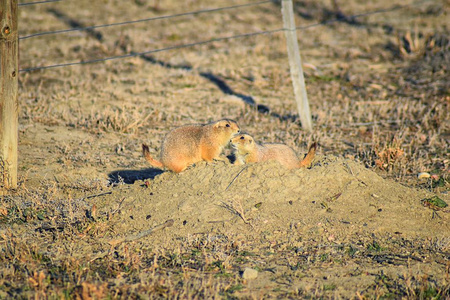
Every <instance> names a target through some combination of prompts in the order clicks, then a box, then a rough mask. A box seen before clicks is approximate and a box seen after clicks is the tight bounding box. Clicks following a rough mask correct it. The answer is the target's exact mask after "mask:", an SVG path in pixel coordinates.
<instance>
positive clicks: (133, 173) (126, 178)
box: [108, 168, 164, 185]
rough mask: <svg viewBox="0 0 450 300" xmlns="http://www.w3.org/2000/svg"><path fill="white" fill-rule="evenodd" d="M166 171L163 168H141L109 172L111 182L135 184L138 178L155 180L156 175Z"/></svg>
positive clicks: (114, 183)
mask: <svg viewBox="0 0 450 300" xmlns="http://www.w3.org/2000/svg"><path fill="white" fill-rule="evenodd" d="M162 173H164V171H163V170H161V169H154V168H149V169H141V170H116V171H112V172H111V173H109V174H108V178H109V183H110V184H112V185H116V184H120V183H126V184H134V183H135V182H136V181H138V180H146V179H151V180H153V179H154V178H155V177H156V176H158V175H160V174H162Z"/></svg>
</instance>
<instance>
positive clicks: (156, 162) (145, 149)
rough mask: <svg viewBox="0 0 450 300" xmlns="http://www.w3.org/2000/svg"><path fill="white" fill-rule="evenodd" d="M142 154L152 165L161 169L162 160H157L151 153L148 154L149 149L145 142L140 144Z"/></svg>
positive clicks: (162, 166)
mask: <svg viewBox="0 0 450 300" xmlns="http://www.w3.org/2000/svg"><path fill="white" fill-rule="evenodd" d="M142 154H143V155H144V157H145V159H146V160H147V161H148V162H149V163H150V164H151V165H152V166H153V167H156V168H160V169H163V168H164V165H163V163H162V162H160V161H159V160H156V159H154V158H153V157H152V156H151V155H150V150H149V148H148V146H147V145H146V144H142Z"/></svg>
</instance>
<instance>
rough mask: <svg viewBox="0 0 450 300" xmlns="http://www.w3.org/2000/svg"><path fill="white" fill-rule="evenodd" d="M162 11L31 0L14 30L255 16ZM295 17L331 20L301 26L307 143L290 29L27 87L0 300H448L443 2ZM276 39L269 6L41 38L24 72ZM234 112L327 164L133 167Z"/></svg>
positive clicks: (32, 45) (168, 5) (84, 70)
mask: <svg viewBox="0 0 450 300" xmlns="http://www.w3.org/2000/svg"><path fill="white" fill-rule="evenodd" d="M97 2H98V3H97ZM155 3H156V2H153V1H141V0H139V1H138V0H135V1H112V0H111V1H95V3H94V4H93V3H92V1H61V2H58V3H49V4H42V5H33V6H29V7H28V6H27V7H25V6H22V7H20V9H19V26H20V36H21V37H24V36H28V35H31V34H34V33H39V32H43V31H54V30H61V29H67V28H73V27H77V26H78V27H80V26H81V27H85V26H91V25H100V24H111V23H118V22H124V21H130V20H138V19H144V18H150V17H157V16H166V15H174V14H180V13H184V12H191V11H198V10H203V9H208V8H217V7H227V6H231V5H237V4H243V3H244V2H238V1H161V3H160V4H159V7H158V8H157V9H156V8H155ZM294 3H295V10H296V16H297V20H296V21H297V25H299V26H306V25H309V24H319V23H321V22H328V23H326V24H322V25H317V26H313V27H311V28H309V29H304V30H299V31H298V36H299V42H300V47H301V53H302V59H303V63H304V71H305V78H306V85H307V89H308V96H309V101H310V103H311V111H312V115H313V121H314V127H315V128H314V130H313V132H312V133H307V132H305V131H303V130H302V127H301V124H300V121H299V120H298V118H297V117H296V115H297V111H296V105H295V101H294V96H293V94H292V93H293V91H292V85H291V81H290V75H289V65H288V60H287V53H286V49H285V40H284V35H283V32H276V33H271V34H261V35H255V36H251V37H241V38H234V39H224V40H215V41H212V42H210V43H206V44H203V45H198V46H193V47H186V48H181V49H172V50H167V51H162V52H157V53H147V54H145V55H144V56H135V57H131V58H121V59H113V60H109V61H106V62H101V63H94V64H85V65H81V66H80V65H76V66H64V67H56V68H50V69H44V70H35V71H29V72H28V71H27V72H21V73H20V91H19V93H20V94H19V106H20V119H19V123H20V128H19V130H20V132H19V139H20V141H19V181H20V184H19V187H18V189H17V190H14V191H8V193H7V194H5V195H4V196H2V201H1V203H0V265H1V267H0V299H3V298H10V297H13V298H31V297H40V298H42V297H48V298H61V297H66V298H78V299H102V298H107V297H110V298H130V297H131V298H135V299H137V298H162V297H164V298H182V299H187V298H189V299H191V298H245V299H247V298H248V299H260V298H332V299H334V298H336V299H342V298H343V299H353V298H359V299H375V298H379V297H381V298H394V299H399V298H407V299H417V298H423V299H431V298H433V299H450V279H449V276H450V208H449V207H448V206H447V207H444V206H445V204H450V194H449V192H450V184H449V178H450V169H449V165H450V153H449V150H448V149H449V148H450V134H449V132H450V121H449V105H450V93H449V91H450V88H449V87H450V85H449V80H448V78H449V73H448V66H449V65H450V52H449V45H450V42H449V34H448V24H447V23H446V20H447V21H448V14H449V3H448V1H423V2H411V3H412V5H410V6H408V4H409V2H408V3H405V2H398V4H396V3H392V2H391V1H384V0H383V1H375V3H370V4H366V3H365V2H364V1H337V3H338V7H334V6H333V5H332V3H333V1H294ZM400 5H402V6H403V5H407V6H406V7H400ZM93 6H94V7H93ZM381 9H383V10H386V11H384V12H382V13H381V12H379V13H373V14H370V15H366V16H360V17H358V18H352V17H351V16H352V15H357V14H361V13H365V12H375V11H379V10H381ZM336 18H340V21H339V22H330V21H332V20H335V19H336ZM74 21H76V22H78V25H77V24H76V23H75V22H74ZM278 28H282V19H281V14H280V7H279V4H277V3H274V2H268V3H263V4H260V5H255V6H249V7H240V8H234V9H229V10H224V11H220V12H209V13H200V14H195V15H186V16H180V17H176V18H170V19H161V20H154V21H152V22H139V23H134V24H129V25H123V26H111V27H106V28H96V29H91V30H83V31H75V32H69V33H62V34H53V35H46V36H40V37H33V38H27V39H22V40H21V41H20V68H21V69H28V68H32V67H36V66H48V65H53V64H60V63H68V62H79V61H89V60H93V59H96V58H104V57H115V56H121V55H125V54H130V53H136V52H144V51H149V50H153V49H161V48H167V47H173V46H177V45H185V44H189V43H193V42H200V41H207V40H212V39H214V38H219V37H229V36H233V35H239V34H243V33H251V32H261V31H270V30H275V29H278ZM225 117H226V118H231V119H234V120H236V121H237V122H238V123H239V125H240V126H241V129H242V130H243V131H246V132H249V133H251V134H252V135H253V136H254V137H255V139H256V140H257V141H261V142H278V143H285V144H287V145H289V146H291V147H292V148H293V149H295V150H296V152H297V153H298V155H299V157H300V158H301V157H303V155H304V154H305V153H306V150H307V149H308V145H309V144H310V143H311V142H312V141H313V140H316V141H318V144H319V148H318V155H317V157H316V158H315V160H314V162H313V165H312V166H311V168H308V169H299V170H293V171H291V170H286V169H285V168H283V167H282V166H280V165H278V164H277V163H275V162H267V163H261V164H249V165H245V166H235V165H232V164H231V163H230V162H228V161H217V162H214V163H206V162H202V163H198V164H196V165H195V166H192V167H190V168H188V169H187V170H186V171H184V172H182V173H180V174H174V173H171V172H163V171H162V170H157V169H153V168H150V166H149V165H148V164H147V163H146V162H145V160H144V159H143V157H142V154H141V152H140V149H141V144H142V143H147V144H149V145H150V149H151V151H152V155H155V156H156V155H157V154H158V153H159V150H160V146H161V141H162V139H163V137H164V135H165V134H166V133H167V132H168V131H169V130H171V129H173V128H175V127H177V126H180V125H185V124H192V123H206V122H209V121H212V120H217V119H221V118H225ZM224 155H225V156H227V157H228V158H231V160H232V155H231V149H230V148H227V149H226V151H225V153H224ZM420 172H427V173H429V174H430V175H431V176H432V177H430V178H425V179H418V178H417V175H418V174H419V173H420ZM436 197H437V198H436ZM430 199H440V200H441V202H439V204H440V206H442V207H439V205H434V206H433V205H432V203H435V202H430V201H432V200H430ZM161 225H163V226H161ZM255 271H256V272H255Z"/></svg>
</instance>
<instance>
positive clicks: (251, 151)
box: [231, 134, 317, 169]
mask: <svg viewBox="0 0 450 300" xmlns="http://www.w3.org/2000/svg"><path fill="white" fill-rule="evenodd" d="M231 145H232V147H233V148H234V149H235V155H236V162H237V163H238V164H244V163H253V162H263V161H269V160H275V161H278V162H279V163H280V164H282V165H283V166H285V167H286V168H289V169H294V168H301V167H306V166H308V165H310V164H311V162H312V160H313V159H314V156H315V153H316V147H317V144H316V143H313V144H312V145H311V146H310V148H309V150H308V154H307V155H306V157H305V159H303V160H301V161H300V160H299V159H298V157H297V154H296V153H295V152H294V150H293V149H292V148H290V147H289V146H287V145H284V144H257V143H256V142H255V140H254V139H253V137H252V136H250V135H248V134H239V135H237V136H235V137H234V138H232V139H231Z"/></svg>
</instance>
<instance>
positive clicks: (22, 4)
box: [18, 0, 64, 6]
mask: <svg viewBox="0 0 450 300" xmlns="http://www.w3.org/2000/svg"><path fill="white" fill-rule="evenodd" d="M60 1H64V0H46V1H35V2H25V3H19V4H18V6H28V5H35V4H44V3H51V2H60Z"/></svg>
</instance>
